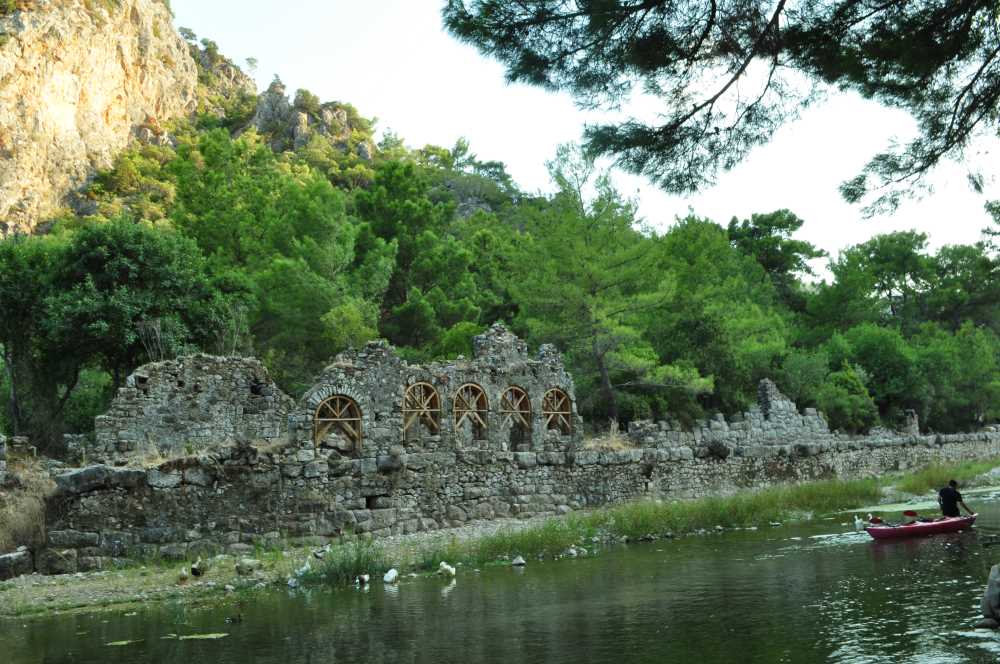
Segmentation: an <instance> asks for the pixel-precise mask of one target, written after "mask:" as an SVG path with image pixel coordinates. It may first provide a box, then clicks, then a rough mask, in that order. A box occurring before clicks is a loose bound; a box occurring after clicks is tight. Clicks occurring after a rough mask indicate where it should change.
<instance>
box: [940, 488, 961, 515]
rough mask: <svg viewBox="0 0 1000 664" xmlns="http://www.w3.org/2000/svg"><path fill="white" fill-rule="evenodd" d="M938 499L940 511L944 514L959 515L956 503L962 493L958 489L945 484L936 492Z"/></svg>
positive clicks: (959, 500)
mask: <svg viewBox="0 0 1000 664" xmlns="http://www.w3.org/2000/svg"><path fill="white" fill-rule="evenodd" d="M938 500H939V501H940V502H941V513H942V514H944V515H945V516H960V514H959V512H958V504H959V503H960V502H962V494H960V493H959V492H958V489H953V488H951V487H950V486H946V487H945V488H943V489H941V490H940V491H939V492H938Z"/></svg>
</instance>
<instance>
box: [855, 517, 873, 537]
mask: <svg viewBox="0 0 1000 664" xmlns="http://www.w3.org/2000/svg"><path fill="white" fill-rule="evenodd" d="M868 516H871V515H870V514H869V515H868ZM864 529H865V522H864V521H862V520H861V517H859V516H858V515H857V514H855V515H854V530H856V531H858V532H859V533H860V532H861V531H862V530H864Z"/></svg>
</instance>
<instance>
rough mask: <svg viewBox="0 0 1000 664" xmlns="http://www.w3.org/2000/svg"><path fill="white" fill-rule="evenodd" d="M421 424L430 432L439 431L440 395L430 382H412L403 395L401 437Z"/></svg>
mask: <svg viewBox="0 0 1000 664" xmlns="http://www.w3.org/2000/svg"><path fill="white" fill-rule="evenodd" d="M421 424H422V425H423V426H424V428H426V429H427V432H428V433H430V434H437V433H440V432H441V397H440V396H438V392H437V390H435V389H434V386H433V385H431V384H430V383H414V384H413V385H410V386H409V387H408V388H406V395H405V396H404V397H403V437H404V438H405V437H406V436H407V434H409V433H410V432H411V430H412V431H413V433H416V432H417V431H418V430H419V425H421Z"/></svg>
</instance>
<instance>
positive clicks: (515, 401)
mask: <svg viewBox="0 0 1000 664" xmlns="http://www.w3.org/2000/svg"><path fill="white" fill-rule="evenodd" d="M500 418H501V424H502V426H510V444H511V449H516V448H517V447H519V446H521V445H530V443H531V440H530V436H531V400H530V399H528V393H527V392H525V391H524V390H522V389H521V388H520V387H508V388H507V389H506V390H504V393H503V394H502V395H501V396H500Z"/></svg>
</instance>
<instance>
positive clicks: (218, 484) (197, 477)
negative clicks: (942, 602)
mask: <svg viewBox="0 0 1000 664" xmlns="http://www.w3.org/2000/svg"><path fill="white" fill-rule="evenodd" d="M997 454H1000V433H997V432H989V433H982V434H975V435H964V436H963V435H955V436H911V437H899V438H897V439H895V440H891V441H890V440H884V441H878V440H855V441H849V442H848V441H838V442H834V443H815V444H811V445H806V444H800V445H798V446H785V445H772V446H764V445H760V446H749V447H736V448H734V449H733V450H732V453H731V454H730V455H729V456H727V457H726V458H725V459H720V458H718V457H716V456H713V455H712V454H711V453H710V452H709V450H708V448H707V447H703V446H699V447H696V448H690V447H680V448H672V449H662V448H659V449H655V448H654V449H634V450H625V451H620V452H598V451H590V450H576V451H566V452H547V451H539V452H511V451H503V450H496V449H463V450H456V451H437V452H425V453H406V454H404V455H402V456H401V457H400V458H399V459H398V465H396V466H393V467H390V466H389V465H387V464H386V465H380V466H379V467H376V468H373V467H371V466H369V465H367V464H364V463H363V462H362V460H361V459H352V460H346V459H345V460H338V461H334V462H331V461H326V462H325V463H324V470H323V471H322V472H320V473H316V474H311V473H309V472H307V469H308V468H309V467H310V466H312V465H314V464H315V458H316V453H315V451H314V450H313V449H311V448H309V447H299V446H295V445H290V446H289V447H287V448H286V449H284V450H278V451H271V452H262V451H260V450H259V449H257V448H255V447H253V446H250V445H242V446H232V447H225V448H221V449H218V450H216V451H214V452H212V453H211V454H209V455H206V456H202V457H195V458H189V459H178V460H174V461H170V462H167V463H165V464H162V465H160V466H158V467H156V468H150V469H147V470H140V469H134V468H114V467H107V466H92V467H90V468H86V469H82V470H76V471H72V472H69V473H66V474H64V475H62V476H60V477H58V478H57V482H58V484H59V486H60V488H61V493H60V495H59V496H58V497H57V498H54V499H53V500H51V501H50V503H49V515H48V524H49V532H48V540H49V548H48V549H47V550H46V551H44V552H41V553H40V554H39V556H38V559H37V563H38V566H39V569H41V570H43V571H47V572H53V573H60V572H73V571H77V570H93V569H101V568H105V567H108V566H110V565H115V564H117V562H118V560H119V559H121V558H124V557H126V556H135V555H142V556H152V555H159V556H163V557H166V558H172V559H181V558H185V557H187V558H190V559H192V560H193V559H194V558H196V557H197V556H201V555H205V554H208V553H213V552H220V551H228V552H230V553H237V554H238V553H246V552H249V551H251V550H252V549H253V547H254V545H256V544H265V545H266V544H272V543H277V542H278V541H280V540H283V539H293V540H294V539H296V538H304V539H303V540H302V541H308V542H312V543H320V542H322V541H326V540H328V539H331V538H336V537H338V536H340V535H341V534H343V533H347V532H359V533H371V534H372V535H375V536H381V535H389V534H396V533H409V532H416V531H421V530H432V529H438V528H448V527H452V526H458V525H461V524H463V523H465V522H466V521H468V520H472V519H492V518H497V517H508V516H509V517H519V518H527V517H532V516H539V515H556V514H562V513H566V512H569V511H571V510H575V509H580V508H583V507H590V506H597V505H604V504H608V503H615V502H621V501H624V500H628V499H633V498H639V497H643V496H649V497H662V498H668V499H669V498H681V497H696V496H703V495H708V494H725V493H730V492H733V491H736V490H738V489H741V488H747V487H761V486H767V485H771V484H776V483H780V482H798V481H806V480H816V479H827V478H833V477H839V478H845V479H847V478H859V477H869V476H878V475H881V474H883V473H886V472H890V471H897V470H905V469H907V468H911V467H917V466H920V465H924V464H927V463H930V462H932V461H938V460H949V461H955V460H962V459H973V458H983V457H988V456H995V455H997Z"/></svg>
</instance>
